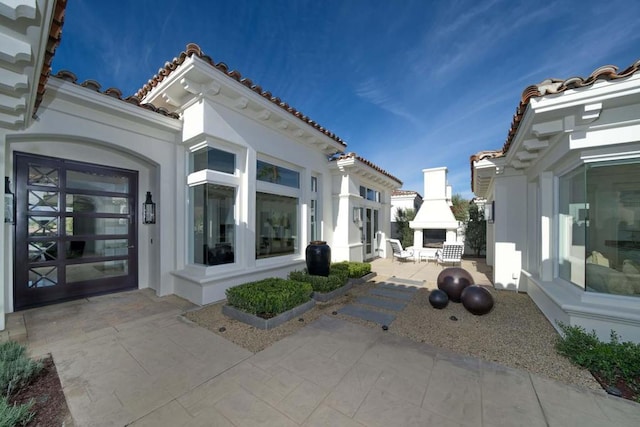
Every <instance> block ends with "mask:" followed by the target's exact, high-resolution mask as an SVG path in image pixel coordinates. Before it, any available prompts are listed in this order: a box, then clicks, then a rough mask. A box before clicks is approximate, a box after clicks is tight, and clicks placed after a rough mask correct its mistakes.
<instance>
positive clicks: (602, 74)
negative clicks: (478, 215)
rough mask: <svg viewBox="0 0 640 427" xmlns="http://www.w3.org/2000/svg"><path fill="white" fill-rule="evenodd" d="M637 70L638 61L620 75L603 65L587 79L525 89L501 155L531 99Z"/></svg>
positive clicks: (612, 68)
mask: <svg viewBox="0 0 640 427" xmlns="http://www.w3.org/2000/svg"><path fill="white" fill-rule="evenodd" d="M639 70H640V59H639V60H637V61H636V62H634V63H633V64H631V65H630V66H629V67H627V68H626V69H624V70H623V71H622V72H620V73H618V67H616V66H615V65H604V66H602V67H599V68H597V69H596V70H594V71H593V72H592V73H591V74H590V75H589V77H584V78H583V77H570V78H568V79H566V80H558V79H547V80H543V81H542V82H540V83H539V84H537V85H532V86H529V87H527V88H526V89H525V90H524V91H523V92H522V97H521V99H520V103H519V104H518V108H516V113H515V114H514V116H513V121H512V122H511V127H510V128H509V132H508V133H507V140H506V142H505V143H504V146H503V147H502V153H503V154H506V153H507V151H509V147H511V143H512V142H513V138H514V137H515V135H516V133H517V131H518V126H519V124H520V121H521V120H522V117H523V116H524V112H525V110H526V109H527V106H528V105H529V102H530V101H531V98H533V97H539V96H545V95H552V94H557V93H562V92H564V91H567V90H569V89H579V88H583V87H587V86H591V85H593V84H594V83H595V82H597V81H598V80H609V81H612V80H619V79H623V78H625V77H629V76H631V75H632V74H635V73H636V72H638V71H639Z"/></svg>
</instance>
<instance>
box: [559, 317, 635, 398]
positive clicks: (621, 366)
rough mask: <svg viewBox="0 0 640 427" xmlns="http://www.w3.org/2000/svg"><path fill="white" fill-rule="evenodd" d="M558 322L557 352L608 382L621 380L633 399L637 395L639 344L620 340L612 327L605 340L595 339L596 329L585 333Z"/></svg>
mask: <svg viewBox="0 0 640 427" xmlns="http://www.w3.org/2000/svg"><path fill="white" fill-rule="evenodd" d="M558 326H559V327H560V330H561V331H562V334H563V336H562V337H561V338H559V339H558V341H557V343H556V350H557V351H558V353H560V354H562V355H563V356H566V357H567V358H568V359H569V360H571V361H572V362H573V363H575V364H576V365H578V366H582V367H583V368H586V369H588V370H589V371H591V372H592V373H593V374H594V375H595V376H597V377H600V378H601V379H602V380H604V381H606V382H607V383H608V384H612V385H615V384H617V383H618V381H619V380H622V381H624V383H625V384H626V385H627V387H629V388H630V389H631V391H632V392H633V393H634V394H635V399H636V400H637V399H639V398H640V344H636V343H632V342H620V337H619V336H618V334H616V333H615V332H614V331H611V339H610V342H608V343H605V342H602V341H600V340H599V339H598V337H597V336H596V332H595V331H591V332H590V333H587V331H586V330H585V329H584V328H583V327H581V326H569V325H565V324H564V323H562V322H558Z"/></svg>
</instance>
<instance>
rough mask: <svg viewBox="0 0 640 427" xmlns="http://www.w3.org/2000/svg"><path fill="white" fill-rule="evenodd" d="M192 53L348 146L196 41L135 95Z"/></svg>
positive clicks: (140, 95)
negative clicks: (215, 57)
mask: <svg viewBox="0 0 640 427" xmlns="http://www.w3.org/2000/svg"><path fill="white" fill-rule="evenodd" d="M192 55H195V56H197V57H198V58H200V59H202V60H204V61H205V62H207V63H208V64H209V65H211V66H212V67H213V68H215V69H216V70H218V71H220V72H222V73H223V74H225V75H226V76H227V77H229V78H232V79H234V80H236V81H238V82H240V83H241V84H243V85H244V86H246V87H247V88H249V89H251V90H252V91H254V92H255V93H257V94H258V95H260V96H262V97H263V98H266V99H268V100H269V101H271V102H273V103H274V104H275V105H277V106H278V107H280V108H282V109H283V110H285V111H287V112H288V113H290V114H292V115H293V116H295V117H297V118H298V119H299V120H302V121H303V122H305V123H306V124H308V125H309V126H312V127H313V128H315V129H316V130H318V131H319V132H322V133H323V134H325V135H326V136H328V137H329V138H331V139H333V140H334V141H336V142H338V143H340V144H341V145H343V146H345V147H346V146H347V144H346V143H345V142H344V141H343V140H342V138H340V137H338V136H337V135H336V134H334V133H333V132H331V131H329V130H328V129H325V128H324V127H322V126H320V125H319V124H317V123H316V122H314V121H313V120H311V119H309V118H308V117H307V116H305V115H304V114H302V113H301V112H300V111H298V110H296V109H295V108H293V107H291V106H290V105H289V104H287V103H285V102H283V101H282V100H281V99H280V98H277V97H274V96H273V95H272V94H271V92H269V91H265V90H263V89H262V87H261V86H258V85H256V84H254V83H253V81H251V80H250V79H248V78H246V77H245V78H243V77H242V74H240V72H239V71H237V70H232V71H229V66H227V64H225V63H224V62H218V63H215V62H214V61H213V59H212V58H211V57H210V56H208V55H205V54H204V53H203V52H202V49H200V46H198V45H197V44H195V43H189V44H188V45H187V47H186V49H185V50H184V52H181V53H180V55H178V56H177V57H176V58H173V60H172V61H170V62H166V63H165V65H164V67H163V68H160V69H159V70H158V73H157V74H156V75H155V76H153V77H151V78H150V79H149V81H148V82H147V83H146V84H144V85H143V86H142V87H141V88H140V89H139V90H138V92H136V94H135V95H136V96H137V97H138V98H139V99H144V97H145V96H146V95H147V94H148V93H149V92H151V91H152V90H153V88H155V87H156V86H157V85H158V84H159V83H160V82H162V81H163V80H164V79H165V77H167V76H168V75H169V74H171V73H172V72H173V71H174V70H175V69H176V68H178V66H180V65H181V64H182V63H184V61H185V60H186V59H187V58H189V57H191V56H192Z"/></svg>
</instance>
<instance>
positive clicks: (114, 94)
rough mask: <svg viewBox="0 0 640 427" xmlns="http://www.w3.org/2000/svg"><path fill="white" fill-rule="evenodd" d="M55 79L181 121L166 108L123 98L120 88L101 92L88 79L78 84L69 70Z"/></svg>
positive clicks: (176, 114)
mask: <svg viewBox="0 0 640 427" xmlns="http://www.w3.org/2000/svg"><path fill="white" fill-rule="evenodd" d="M53 77H56V78H58V79H60V80H64V81H67V82H69V83H73V84H74V85H76V86H81V87H84V88H86V89H89V90H92V91H94V92H98V93H101V94H103V95H106V96H109V97H111V98H115V99H119V100H120V101H124V102H127V103H129V104H133V105H136V106H138V107H141V108H144V109H146V110H150V111H153V112H154V113H158V114H162V115H163V116H166V117H170V118H172V119H179V118H180V115H179V114H178V113H173V112H170V111H169V110H167V109H166V108H162V107H156V106H155V105H153V104H151V103H142V102H141V101H140V99H139V98H138V97H137V96H135V95H133V96H128V97H126V98H123V97H122V91H121V90H120V89H118V88H115V87H110V88H107V89H105V90H104V91H101V90H100V89H101V85H100V83H98V82H97V81H95V80H91V79H88V80H85V81H83V82H82V83H78V77H77V76H76V75H75V74H74V73H73V72H71V71H69V70H60V71H58V72H57V73H56V74H55V75H54V76H53Z"/></svg>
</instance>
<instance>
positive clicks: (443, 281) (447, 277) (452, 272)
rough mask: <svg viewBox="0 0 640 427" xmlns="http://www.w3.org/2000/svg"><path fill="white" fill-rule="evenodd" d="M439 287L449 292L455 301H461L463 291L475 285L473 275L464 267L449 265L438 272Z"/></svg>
mask: <svg viewBox="0 0 640 427" xmlns="http://www.w3.org/2000/svg"><path fill="white" fill-rule="evenodd" d="M437 283H438V289H442V290H443V291H445V292H446V293H447V295H448V296H449V299H450V300H451V301H453V302H460V296H461V295H462V291H463V290H464V288H466V287H467V286H470V285H473V283H474V281H473V277H471V274H469V272H468V271H467V270H465V269H464V268H460V267H449V268H445V269H444V270H442V271H441V272H440V274H438V280H437Z"/></svg>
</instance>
